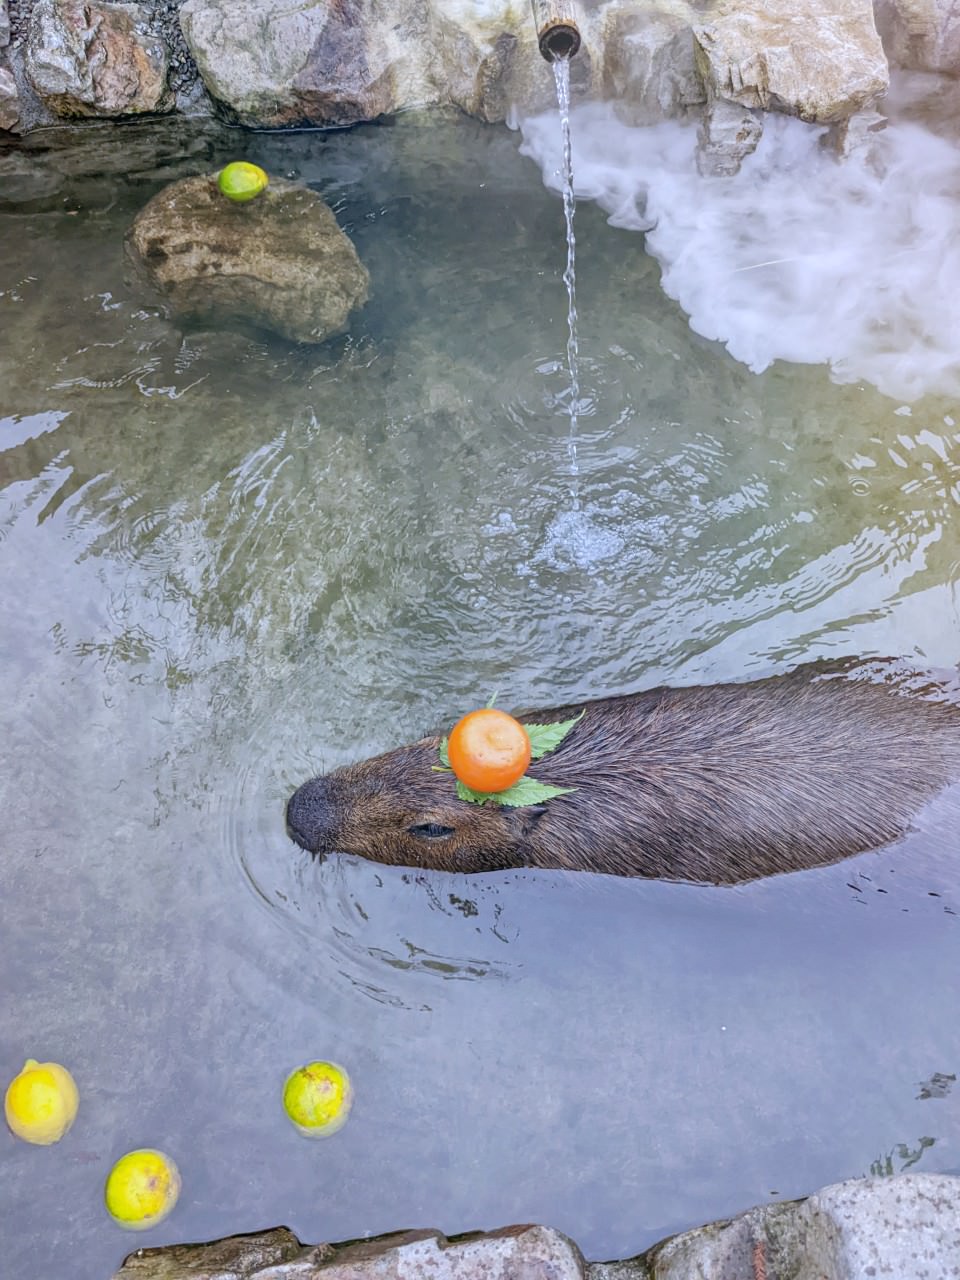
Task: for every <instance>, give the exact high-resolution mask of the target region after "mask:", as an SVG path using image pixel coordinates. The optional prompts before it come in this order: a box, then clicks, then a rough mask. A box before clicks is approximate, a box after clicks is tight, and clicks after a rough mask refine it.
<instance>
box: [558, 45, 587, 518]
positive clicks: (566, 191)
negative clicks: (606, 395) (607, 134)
mask: <svg viewBox="0 0 960 1280" xmlns="http://www.w3.org/2000/svg"><path fill="white" fill-rule="evenodd" d="M551 65H552V66H553V78H554V80H555V81H556V85H557V106H558V108H559V110H560V137H561V144H562V156H561V168H560V171H559V176H560V178H561V181H562V183H563V215H564V218H565V220H566V225H567V267H566V270H565V271H564V273H563V283H564V284H565V285H566V286H567V370H568V372H569V374H570V390H569V393H568V394H569V400H568V409H569V413H570V436H569V441H568V444H567V451H568V454H569V457H570V475H571V476H572V477H573V485H572V489H573V505H574V508H575V509H576V507H577V506H578V505H579V496H578V486H577V478H578V476H579V472H580V467H579V462H578V460H577V412H578V410H579V407H580V375H579V367H578V366H579V354H580V353H579V344H578V340H577V241H576V236H575V235H574V230H573V216H574V213H575V212H576V198H575V196H574V193H573V159H572V152H573V148H572V146H571V142H570V62H569V60H568V59H567V58H554V60H553V63H552V64H551Z"/></svg>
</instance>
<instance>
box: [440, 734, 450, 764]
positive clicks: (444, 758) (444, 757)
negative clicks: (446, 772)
mask: <svg viewBox="0 0 960 1280" xmlns="http://www.w3.org/2000/svg"><path fill="white" fill-rule="evenodd" d="M440 763H441V764H442V765H443V766H444V767H445V768H447V769H449V768H450V756H449V755H448V754H447V740H446V738H441V739H440Z"/></svg>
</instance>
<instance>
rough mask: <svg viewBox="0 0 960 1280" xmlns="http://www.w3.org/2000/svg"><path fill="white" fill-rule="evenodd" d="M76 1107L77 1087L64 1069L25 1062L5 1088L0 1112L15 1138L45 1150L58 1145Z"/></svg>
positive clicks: (32, 1060)
mask: <svg viewBox="0 0 960 1280" xmlns="http://www.w3.org/2000/svg"><path fill="white" fill-rule="evenodd" d="M79 1105H80V1095H79V1094H78V1093H77V1086H76V1084H75V1083H74V1079H73V1076H72V1075H71V1074H70V1072H69V1071H68V1070H67V1069H66V1067H61V1066H60V1064H59V1062H37V1061H36V1060H35V1059H34V1058H28V1059H27V1061H26V1062H25V1063H24V1064H23V1070H22V1071H21V1072H20V1074H19V1075H18V1076H15V1077H14V1078H13V1080H11V1082H10V1085H9V1086H8V1088H7V1093H6V1097H5V1098H4V1103H3V1109H4V1112H5V1114H6V1117H7V1124H8V1125H9V1126H10V1128H11V1129H12V1130H13V1132H14V1133H15V1134H16V1135H17V1137H18V1138H22V1139H23V1140H24V1142H34V1143H36V1144H37V1146H41V1147H46V1146H49V1145H50V1143H51V1142H59V1141H60V1139H61V1138H62V1137H63V1135H64V1134H65V1133H66V1132H67V1130H68V1129H69V1128H70V1126H71V1125H72V1124H73V1122H74V1120H75V1119H76V1116H77V1107H78V1106H79Z"/></svg>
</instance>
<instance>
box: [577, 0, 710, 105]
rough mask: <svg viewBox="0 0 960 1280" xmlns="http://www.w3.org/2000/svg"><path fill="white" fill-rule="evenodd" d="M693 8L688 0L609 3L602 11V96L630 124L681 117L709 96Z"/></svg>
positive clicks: (600, 33)
mask: <svg viewBox="0 0 960 1280" xmlns="http://www.w3.org/2000/svg"><path fill="white" fill-rule="evenodd" d="M694 17H695V11H694V10H693V9H692V8H691V7H690V5H688V4H686V3H685V0H658V4H657V6H656V7H655V8H654V7H652V6H646V5H636V4H631V5H611V6H609V7H608V8H607V9H606V10H605V11H604V14H603V17H602V26H601V28H600V32H599V36H600V45H601V48H602V50H603V59H602V67H603V79H602V86H601V91H602V96H603V97H604V98H608V99H610V100H612V101H613V102H615V103H616V104H617V113H618V115H619V116H620V117H621V119H622V120H623V121H624V122H625V123H626V124H635V125H644V124H654V123H656V122H657V121H658V120H663V119H664V118H665V117H666V118H670V117H682V116H684V115H687V114H688V113H689V112H690V110H691V109H692V108H696V107H700V106H702V105H703V103H704V102H705V101H706V91H705V90H704V86H703V80H702V79H701V77H700V74H699V72H698V71H697V65H696V58H695V56H694V47H693V26H692V23H693V19H694Z"/></svg>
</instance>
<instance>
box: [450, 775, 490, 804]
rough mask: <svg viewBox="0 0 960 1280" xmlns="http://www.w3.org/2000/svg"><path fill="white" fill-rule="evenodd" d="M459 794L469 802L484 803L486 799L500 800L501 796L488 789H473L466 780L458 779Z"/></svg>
mask: <svg viewBox="0 0 960 1280" xmlns="http://www.w3.org/2000/svg"><path fill="white" fill-rule="evenodd" d="M457 795H458V796H459V797H460V799H461V800H466V801H467V802H468V803H469V804H483V803H484V801H486V800H499V799H500V797H499V796H497V795H494V794H492V793H491V792H488V791H473V790H471V788H470V787H468V786H467V784H466V783H465V782H461V781H460V779H459V778H458V779H457Z"/></svg>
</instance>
